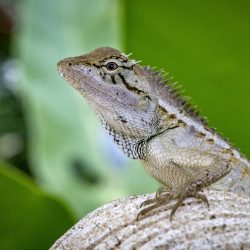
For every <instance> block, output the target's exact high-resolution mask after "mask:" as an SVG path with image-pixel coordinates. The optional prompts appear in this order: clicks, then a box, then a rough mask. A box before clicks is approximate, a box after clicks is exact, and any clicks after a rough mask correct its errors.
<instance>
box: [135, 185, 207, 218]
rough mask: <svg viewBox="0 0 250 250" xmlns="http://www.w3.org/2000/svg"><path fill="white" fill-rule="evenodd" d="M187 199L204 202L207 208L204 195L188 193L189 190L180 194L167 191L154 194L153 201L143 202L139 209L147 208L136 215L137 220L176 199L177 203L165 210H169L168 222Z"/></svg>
mask: <svg viewBox="0 0 250 250" xmlns="http://www.w3.org/2000/svg"><path fill="white" fill-rule="evenodd" d="M188 197H194V198H196V199H198V200H201V201H202V202H204V203H205V204H206V205H207V207H209V203H208V200H207V197H206V195H204V194H201V193H198V192H190V189H186V192H184V190H183V189H182V192H178V194H176V192H174V191H172V192H170V191H169V190H168V191H166V192H164V191H163V192H162V191H161V192H160V193H159V192H158V191H157V192H156V196H155V198H153V199H149V200H146V201H144V202H143V203H142V204H141V206H140V207H143V206H148V205H150V206H148V207H146V208H144V209H142V210H141V211H140V212H139V214H138V215H137V220H140V219H141V218H142V217H143V216H144V215H146V214H148V213H149V212H150V211H152V210H155V209H156V208H158V207H160V206H162V205H165V204H168V203H169V202H170V201H171V200H174V199H177V202H176V203H175V204H174V205H170V206H168V207H167V209H171V213H170V221H171V220H172V219H173V216H174V214H175V213H176V211H177V209H178V208H179V207H180V206H182V203H183V201H184V200H185V199H186V198H188Z"/></svg>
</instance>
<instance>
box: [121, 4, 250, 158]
mask: <svg viewBox="0 0 250 250" xmlns="http://www.w3.org/2000/svg"><path fill="white" fill-rule="evenodd" d="M124 2H125V9H126V12H125V13H126V17H125V19H126V28H125V34H126V53H130V52H133V56H134V57H135V59H137V60H141V59H142V60H143V64H144V65H151V66H157V67H158V68H159V69H160V68H163V69H165V71H166V72H170V76H174V80H175V81H179V83H180V84H181V85H182V86H183V89H185V90H186V91H185V93H184V94H185V95H187V96H191V97H192V101H193V102H194V103H195V104H196V105H197V106H198V108H199V109H200V110H201V111H202V114H203V115H205V116H207V117H208V118H209V121H210V124H211V126H213V127H216V128H217V129H218V131H220V132H222V133H223V135H224V136H225V137H228V138H229V139H230V141H232V142H233V143H235V145H237V147H239V148H241V150H242V152H243V153H245V154H248V156H249V157H250V144H249V124H250V109H249V108H248V107H249V100H250V84H249V79H250V70H249V68H250V57H249V51H250V42H249V37H250V29H249V27H250V15H249V10H250V1H248V0H241V1H217V0H211V1H199V0H190V1H165V0H158V1H157V4H156V3H155V2H153V1H144V0H137V1H133V0H127V1H124ZM247 135H248V136H247Z"/></svg>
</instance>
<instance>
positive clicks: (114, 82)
mask: <svg viewBox="0 0 250 250" xmlns="http://www.w3.org/2000/svg"><path fill="white" fill-rule="evenodd" d="M111 81H112V83H113V84H116V81H115V76H111Z"/></svg>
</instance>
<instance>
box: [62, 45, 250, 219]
mask: <svg viewBox="0 0 250 250" xmlns="http://www.w3.org/2000/svg"><path fill="white" fill-rule="evenodd" d="M57 66H58V70H59V72H60V74H61V75H62V77H63V78H64V79H65V80H67V81H68V82H69V83H70V84H71V85H72V86H73V87H75V88H76V89H77V90H78V91H79V92H80V93H81V94H82V95H83V96H84V98H85V99H86V100H87V102H88V103H89V104H90V106H91V107H92V108H93V110H94V111H95V113H96V114H97V117H98V118H99V119H100V121H101V123H102V125H103V127H104V128H105V129H106V131H107V132H108V134H109V135H110V136H111V137H112V138H113V141H114V142H115V143H116V144H117V145H118V146H119V147H120V148H121V149H122V151H123V152H124V153H125V154H126V155H127V156H129V157H131V158H133V159H139V160H140V161H141V162H142V165H143V167H144V168H145V170H146V172H148V173H149V174H150V175H151V176H152V177H154V178H155V179H156V180H158V181H159V182H160V183H161V184H162V185H163V186H162V187H161V188H160V189H158V191H157V192H156V197H155V198H153V199H151V200H147V201H145V202H144V203H143V204H142V206H144V208H143V209H142V210H141V211H140V213H139V214H138V218H141V217H142V216H143V215H145V214H147V213H148V212H149V211H151V210H152V209H155V208H157V207H159V206H161V205H162V204H166V203H168V202H170V201H171V200H176V203H174V205H172V207H171V214H170V219H171V218H172V217H173V215H174V213H175V212H176V210H177V208H178V207H179V206H180V205H181V204H182V203H183V201H184V200H185V199H186V198H187V197H195V198H197V199H199V200H202V201H203V202H205V203H206V204H207V205H208V200H207V198H206V196H205V195H204V194H203V193H202V190H203V189H204V188H205V187H208V186H210V185H211V184H213V183H215V182H218V181H219V184H220V185H218V187H222V188H224V189H227V190H229V191H239V192H242V193H244V194H246V195H250V162H249V161H248V160H247V159H246V158H245V157H244V156H243V155H241V154H240V153H239V151H238V150H237V149H236V148H234V147H233V146H232V145H231V144H230V143H228V142H227V140H225V139H223V138H222V137H221V136H220V135H219V134H218V133H217V132H216V131H215V130H214V129H211V128H209V127H208V125H207V121H206V119H204V118H202V117H201V116H200V115H199V114H198V112H197V111H196V110H195V109H194V108H193V107H192V105H190V102H189V101H188V99H187V98H185V97H183V96H181V95H180V93H179V92H178V88H177V87H175V84H173V83H171V81H170V80H169V79H165V77H164V75H163V74H162V73H161V72H159V71H158V72H157V71H154V70H153V69H151V68H150V67H149V66H147V67H142V66H140V65H139V62H137V61H135V60H132V59H130V58H129V56H127V55H125V54H123V53H121V52H119V51H118V50H116V49H113V48H108V47H104V48H98V49H96V50H94V51H92V52H90V53H89V54H86V55H82V56H76V57H70V58H66V59H63V60H61V61H60V62H58V64H57ZM225 176H226V177H225ZM223 177H224V178H223Z"/></svg>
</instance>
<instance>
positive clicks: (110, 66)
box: [106, 62, 118, 71]
mask: <svg viewBox="0 0 250 250" xmlns="http://www.w3.org/2000/svg"><path fill="white" fill-rule="evenodd" d="M117 68H118V65H117V64H116V63H115V62H109V63H107V65H106V69H107V70H109V71H114V70H116V69H117Z"/></svg>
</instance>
